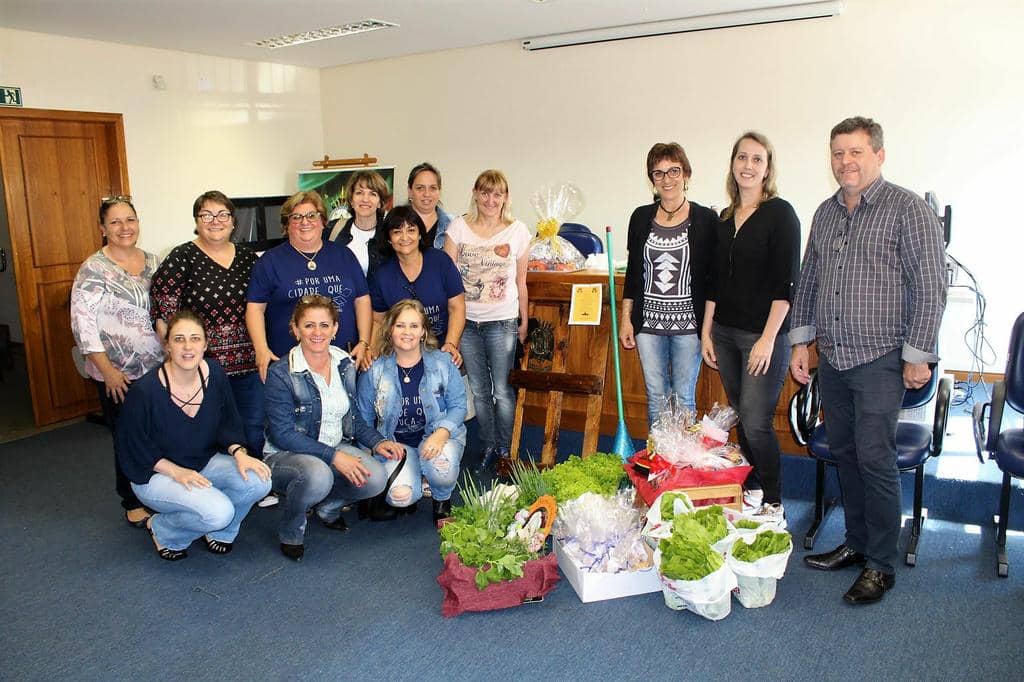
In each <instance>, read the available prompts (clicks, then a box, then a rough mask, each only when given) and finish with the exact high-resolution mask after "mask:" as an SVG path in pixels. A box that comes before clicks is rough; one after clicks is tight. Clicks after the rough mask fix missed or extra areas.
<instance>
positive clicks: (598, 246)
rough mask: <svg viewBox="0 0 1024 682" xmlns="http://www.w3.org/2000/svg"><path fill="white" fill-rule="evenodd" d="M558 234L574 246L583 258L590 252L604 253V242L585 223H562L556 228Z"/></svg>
mask: <svg viewBox="0 0 1024 682" xmlns="http://www.w3.org/2000/svg"><path fill="white" fill-rule="evenodd" d="M558 236H559V237H561V238H562V239H565V240H566V241H568V242H569V243H570V244H572V245H573V246H575V247H576V249H577V250H579V252H580V253H581V254H583V257H584V258H586V257H587V256H589V255H590V254H592V253H604V244H602V243H601V240H600V239H598V238H597V235H596V234H594V233H593V232H591V231H590V228H588V227H587V226H586V225H581V224H579V223H562V226H561V227H560V228H558Z"/></svg>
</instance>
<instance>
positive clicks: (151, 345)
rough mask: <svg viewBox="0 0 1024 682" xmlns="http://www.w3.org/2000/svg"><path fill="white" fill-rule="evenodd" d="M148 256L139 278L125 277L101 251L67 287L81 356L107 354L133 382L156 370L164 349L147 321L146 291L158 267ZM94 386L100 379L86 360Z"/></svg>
mask: <svg viewBox="0 0 1024 682" xmlns="http://www.w3.org/2000/svg"><path fill="white" fill-rule="evenodd" d="M158 264H159V263H158V261H157V257H156V256H154V255H153V254H151V253H146V264H145V266H144V267H143V268H142V272H141V273H139V275H138V276H134V275H130V274H128V273H127V272H126V271H125V270H124V268H122V267H121V266H120V265H118V264H117V263H115V262H114V261H113V260H111V259H110V258H109V257H108V256H107V255H106V254H105V253H103V250H102V249H100V250H99V251H97V252H96V253H94V254H93V255H91V256H89V257H88V258H86V259H85V262H84V263H82V266H81V267H80V268H79V269H78V275H77V276H76V277H75V283H74V285H73V286H72V287H71V331H72V333H73V334H74V335H75V343H76V344H77V346H78V350H79V352H81V353H82V355H86V356H87V355H88V354H89V353H101V352H105V353H106V354H107V358H108V359H109V360H110V363H111V364H112V365H113V366H114V367H116V368H117V369H119V370H120V371H121V372H123V373H124V375H125V376H126V377H128V378H129V379H130V380H135V379H138V378H139V377H141V376H142V375H143V374H145V373H146V372H148V371H149V370H151V369H153V368H154V367H156V366H157V365H159V364H160V363H161V362H162V361H163V358H164V351H163V347H162V346H161V345H160V340H159V339H158V338H157V335H156V332H155V331H154V330H153V323H152V321H151V320H150V317H149V285H150V282H151V281H152V279H153V273H154V272H156V269H157V265H158ZM85 370H86V372H88V373H89V376H91V377H92V378H93V379H95V380H96V381H103V374H101V373H100V371H99V369H98V368H97V367H96V366H95V365H94V364H93V363H92V362H90V361H89V359H88V358H86V360H85Z"/></svg>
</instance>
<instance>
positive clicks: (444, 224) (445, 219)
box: [434, 204, 452, 250]
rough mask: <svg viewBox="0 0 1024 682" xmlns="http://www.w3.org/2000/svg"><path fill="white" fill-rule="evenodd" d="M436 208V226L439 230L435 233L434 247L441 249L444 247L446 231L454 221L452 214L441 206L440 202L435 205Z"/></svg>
mask: <svg viewBox="0 0 1024 682" xmlns="http://www.w3.org/2000/svg"><path fill="white" fill-rule="evenodd" d="M434 210H435V211H437V222H436V223H435V224H434V228H435V229H436V230H437V231H436V232H435V233H434V248H435V249H438V250H441V249H443V248H444V233H445V232H447V231H448V224H449V223H450V222H451V221H452V216H451V214H450V213H448V211H446V210H444V209H443V208H441V205H440V204H438V205H437V206H435V207H434Z"/></svg>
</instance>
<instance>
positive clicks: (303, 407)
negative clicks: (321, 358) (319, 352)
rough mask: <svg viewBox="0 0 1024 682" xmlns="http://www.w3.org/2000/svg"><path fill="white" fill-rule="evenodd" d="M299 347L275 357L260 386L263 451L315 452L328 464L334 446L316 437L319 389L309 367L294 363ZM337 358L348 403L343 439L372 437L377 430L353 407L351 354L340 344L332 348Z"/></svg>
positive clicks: (318, 418)
mask: <svg viewBox="0 0 1024 682" xmlns="http://www.w3.org/2000/svg"><path fill="white" fill-rule="evenodd" d="M301 352H302V351H301V350H300V349H299V347H298V346H296V347H294V348H292V350H291V351H289V352H288V357H286V358H282V359H281V360H278V361H277V362H275V363H274V364H272V365H271V366H270V369H269V370H267V383H266V384H265V385H264V388H263V395H264V400H265V401H266V407H267V441H266V445H265V446H264V447H263V452H264V453H266V454H268V455H269V454H273V453H276V452H281V451H287V452H296V453H302V454H307V455H315V456H316V457H319V458H320V459H322V460H324V461H325V462H327V463H328V464H330V463H331V460H332V459H333V458H334V448H333V447H331V446H330V445H325V444H323V443H321V442H320V441H318V440H317V438H318V437H319V436H320V415H321V414H322V410H321V408H320V390H319V389H317V387H316V383H315V382H314V381H313V375H312V374H311V373H310V371H309V370H308V369H299V368H298V367H296V366H295V359H294V355H295V354H296V353H301ZM331 353H332V356H333V357H337V358H338V374H339V375H340V376H341V380H342V384H343V385H344V387H345V392H346V393H347V394H348V397H349V404H350V405H351V407H350V408H349V411H348V412H347V413H346V414H345V416H344V417H343V418H342V424H341V432H342V441H343V442H346V441H352V440H358V441H362V442H365V441H367V440H373V437H374V435H376V431H375V430H374V429H373V428H371V427H370V426H368V425H367V423H366V422H365V421H363V420H362V419H361V418H360V416H359V414H358V413H357V410H356V409H355V406H356V401H355V395H356V366H355V364H354V363H353V362H352V358H350V357H349V356H348V354H347V353H345V352H344V351H342V350H341V349H339V348H334V347H332V348H331Z"/></svg>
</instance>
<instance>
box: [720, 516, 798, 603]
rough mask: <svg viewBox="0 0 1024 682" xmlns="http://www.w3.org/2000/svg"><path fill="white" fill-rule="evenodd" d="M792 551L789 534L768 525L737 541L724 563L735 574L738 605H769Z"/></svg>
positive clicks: (791, 540) (791, 539)
mask: <svg viewBox="0 0 1024 682" xmlns="http://www.w3.org/2000/svg"><path fill="white" fill-rule="evenodd" d="M792 552H793V538H792V536H790V534H789V533H787V532H786V531H779V530H778V529H777V528H775V527H773V526H771V525H765V526H762V527H761V528H759V529H758V530H757V532H756V533H755V534H754V535H748V536H741V537H740V538H739V539H738V540H736V542H735V543H733V546H732V549H730V550H729V553H728V554H727V555H726V556H725V562H726V565H727V566H728V567H729V568H730V569H731V570H732V572H733V573H735V574H736V589H735V590H734V592H735V594H736V598H737V599H739V601H740V604H742V605H743V606H745V607H746V608H748V609H755V608H758V607H760V606H767V605H768V604H771V603H772V601H773V600H774V599H775V590H776V587H777V584H778V582H779V579H780V578H782V576H783V575H785V573H786V565H787V564H788V563H789V555H790V554H792Z"/></svg>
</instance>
